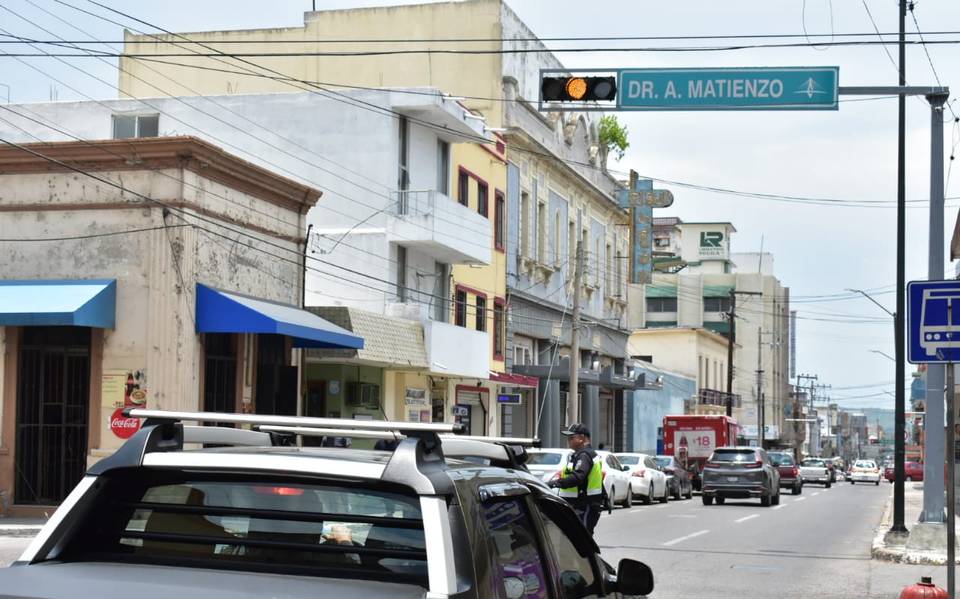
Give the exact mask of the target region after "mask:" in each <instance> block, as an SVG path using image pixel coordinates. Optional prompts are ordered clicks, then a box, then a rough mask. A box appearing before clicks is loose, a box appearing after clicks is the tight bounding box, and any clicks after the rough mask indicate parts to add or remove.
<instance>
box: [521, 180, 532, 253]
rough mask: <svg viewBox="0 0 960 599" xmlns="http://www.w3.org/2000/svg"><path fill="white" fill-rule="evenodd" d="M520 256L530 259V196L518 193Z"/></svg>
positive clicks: (525, 193) (523, 192)
mask: <svg viewBox="0 0 960 599" xmlns="http://www.w3.org/2000/svg"><path fill="white" fill-rule="evenodd" d="M520 256H521V257H523V258H529V257H530V194H529V193H527V192H525V191H522V192H520Z"/></svg>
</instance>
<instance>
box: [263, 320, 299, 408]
mask: <svg viewBox="0 0 960 599" xmlns="http://www.w3.org/2000/svg"><path fill="white" fill-rule="evenodd" d="M286 356H287V343H286V338H285V337H284V336H282V335H257V395H256V398H255V402H256V403H255V404H254V405H255V406H256V412H257V414H274V415H277V416H296V415H297V367H296V366H288V365H287V363H286V362H287V360H286Z"/></svg>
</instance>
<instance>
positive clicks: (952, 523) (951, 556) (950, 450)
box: [947, 298, 957, 599]
mask: <svg viewBox="0 0 960 599" xmlns="http://www.w3.org/2000/svg"><path fill="white" fill-rule="evenodd" d="M947 327H948V328H949V329H951V330H952V329H953V299H952V298H947ZM953 384H954V371H953V362H948V363H947V594H948V595H949V596H950V599H955V598H956V596H957V594H956V593H957V567H956V564H957V556H956V547H955V545H956V542H957V507H956V487H955V486H954V485H955V484H956V470H955V469H956V466H957V453H956V451H957V447H956V443H955V434H954V426H955V423H956V414H955V413H954V412H955V406H954V390H953Z"/></svg>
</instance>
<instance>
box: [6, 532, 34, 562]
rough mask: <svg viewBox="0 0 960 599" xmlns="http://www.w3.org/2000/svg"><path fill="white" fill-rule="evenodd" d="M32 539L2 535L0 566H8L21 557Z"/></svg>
mask: <svg viewBox="0 0 960 599" xmlns="http://www.w3.org/2000/svg"><path fill="white" fill-rule="evenodd" d="M30 541H31V538H30V537H0V566H6V565H7V564H9V563H10V562H12V561H13V560H15V559H17V558H18V557H20V554H21V553H23V550H24V549H26V548H27V545H29V544H30Z"/></svg>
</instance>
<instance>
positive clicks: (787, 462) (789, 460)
mask: <svg viewBox="0 0 960 599" xmlns="http://www.w3.org/2000/svg"><path fill="white" fill-rule="evenodd" d="M770 461H771V462H773V464H774V465H775V466H793V456H792V455H790V454H787V453H771V454H770Z"/></svg>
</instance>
